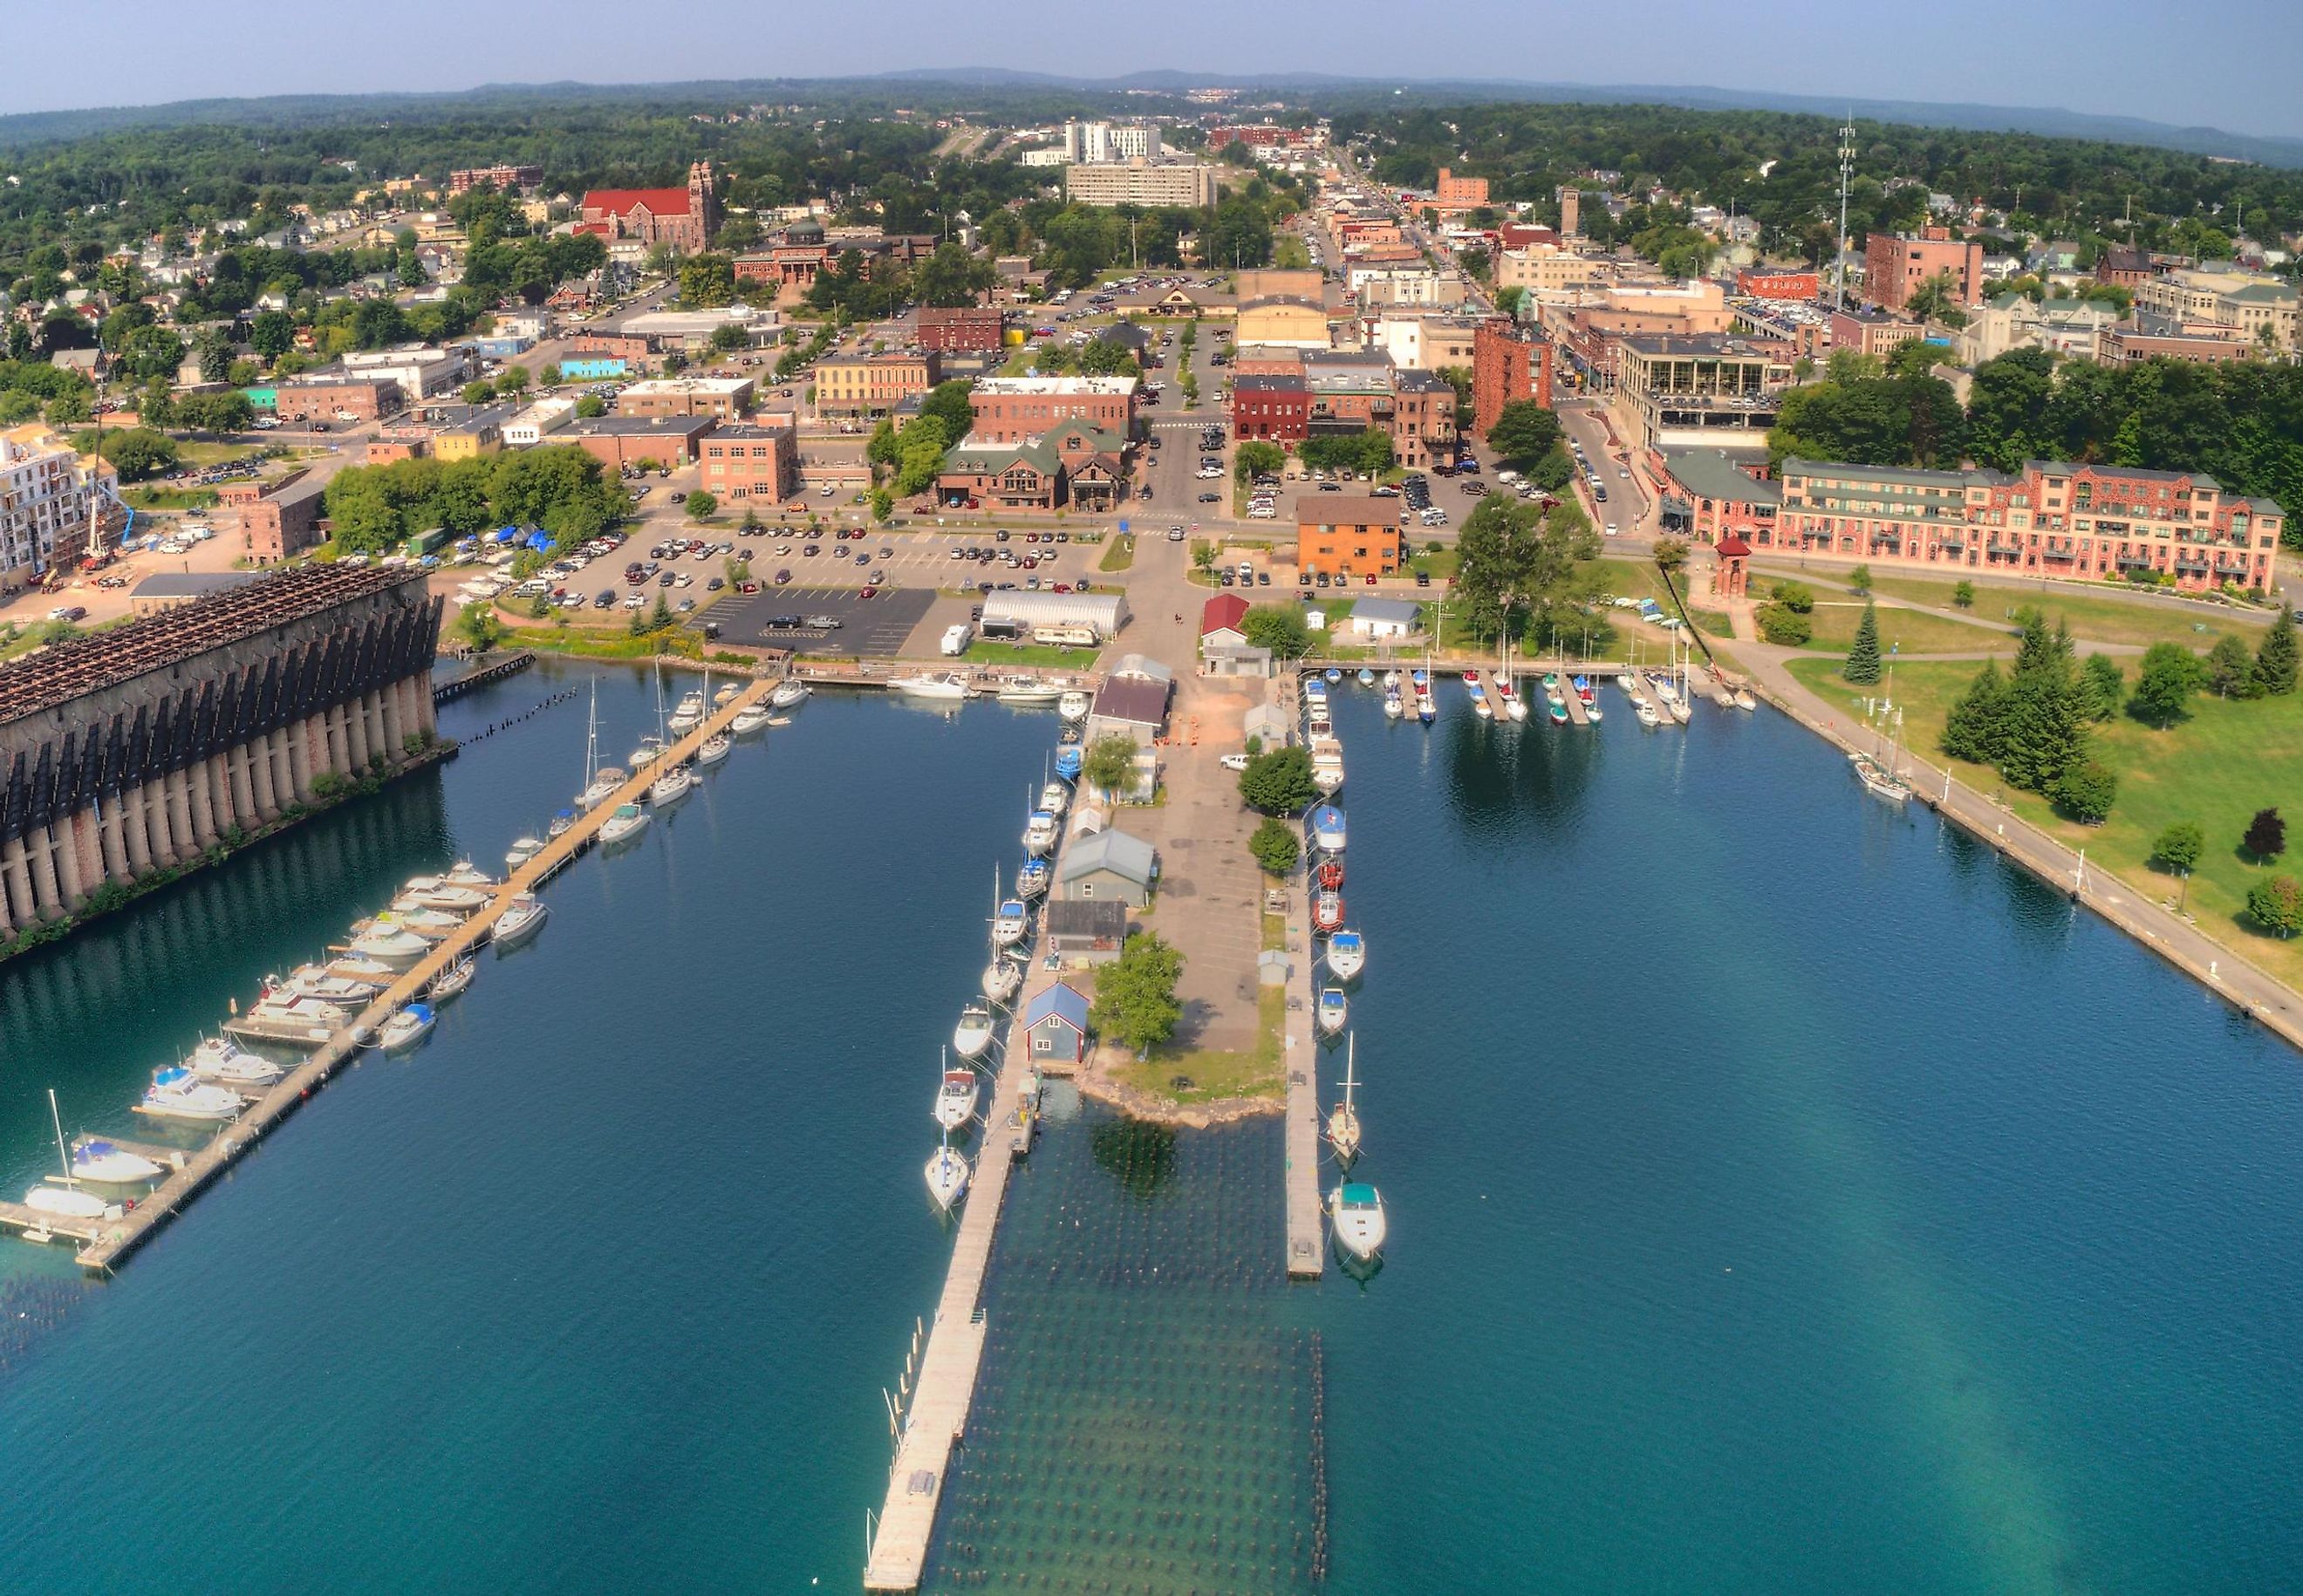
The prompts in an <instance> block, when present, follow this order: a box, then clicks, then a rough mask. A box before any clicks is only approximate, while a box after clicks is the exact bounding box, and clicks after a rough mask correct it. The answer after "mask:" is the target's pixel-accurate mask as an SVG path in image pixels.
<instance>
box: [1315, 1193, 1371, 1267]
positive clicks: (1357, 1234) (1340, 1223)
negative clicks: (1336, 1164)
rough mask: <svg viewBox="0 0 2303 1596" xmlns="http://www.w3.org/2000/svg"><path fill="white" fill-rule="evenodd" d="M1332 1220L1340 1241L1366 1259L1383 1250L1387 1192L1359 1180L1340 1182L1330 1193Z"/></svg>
mask: <svg viewBox="0 0 2303 1596" xmlns="http://www.w3.org/2000/svg"><path fill="white" fill-rule="evenodd" d="M1328 1221H1329V1224H1331V1225H1332V1226H1333V1227H1334V1228H1335V1232H1336V1245H1337V1246H1338V1247H1342V1248H1343V1249H1344V1250H1345V1251H1346V1252H1347V1253H1349V1254H1350V1255H1351V1256H1353V1257H1354V1258H1357V1259H1359V1260H1360V1262H1362V1263H1363V1264H1364V1263H1367V1262H1369V1261H1370V1260H1371V1259H1373V1258H1374V1256H1376V1254H1378V1253H1379V1252H1381V1251H1382V1250H1383V1236H1384V1221H1383V1194H1382V1193H1381V1192H1379V1191H1378V1190H1377V1189H1375V1188H1374V1187H1372V1186H1368V1185H1363V1184H1362V1183H1360V1182H1358V1181H1353V1180H1346V1181H1342V1182H1339V1183H1338V1184H1337V1187H1336V1189H1334V1190H1333V1191H1331V1192H1329V1194H1328Z"/></svg>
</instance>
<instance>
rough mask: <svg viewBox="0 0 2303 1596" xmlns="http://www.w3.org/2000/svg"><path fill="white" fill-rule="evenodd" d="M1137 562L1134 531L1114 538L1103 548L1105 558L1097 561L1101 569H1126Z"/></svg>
mask: <svg viewBox="0 0 2303 1596" xmlns="http://www.w3.org/2000/svg"><path fill="white" fill-rule="evenodd" d="M1134 564H1135V534H1133V533H1130V534H1129V535H1127V536H1126V537H1124V538H1114V539H1112V540H1111V542H1110V543H1109V544H1108V545H1107V546H1106V547H1105V549H1104V550H1103V558H1102V559H1099V560H1097V561H1096V562H1095V568H1096V569H1097V570H1099V571H1124V570H1126V568H1127V567H1130V566H1132V565H1134Z"/></svg>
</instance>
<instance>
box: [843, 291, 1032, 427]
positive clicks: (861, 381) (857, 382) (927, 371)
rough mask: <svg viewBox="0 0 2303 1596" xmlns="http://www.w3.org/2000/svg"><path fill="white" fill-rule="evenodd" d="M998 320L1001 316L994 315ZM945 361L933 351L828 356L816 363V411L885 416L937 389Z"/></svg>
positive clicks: (907, 350)
mask: <svg viewBox="0 0 2303 1596" xmlns="http://www.w3.org/2000/svg"><path fill="white" fill-rule="evenodd" d="M992 314H993V315H995V316H996V315H998V314H999V313H998V312H996V311H995V312H993V313H992ZM941 370H942V364H941V357H940V356H938V355H937V354H936V352H935V351H934V350H932V349H887V350H883V351H882V352H881V353H879V354H877V355H847V356H827V357H825V358H823V359H822V360H819V361H817V362H816V363H815V407H816V409H817V410H819V411H843V412H847V413H848V414H852V415H857V416H884V415H886V414H888V413H889V412H890V411H891V410H893V409H894V408H895V407H897V406H898V405H900V404H902V403H903V402H904V401H905V400H906V399H911V398H913V397H914V396H915V395H918V394H923V393H925V392H926V391H928V390H929V389H931V388H932V387H934V386H935V385H936V382H937V379H938V376H939V374H940V373H941Z"/></svg>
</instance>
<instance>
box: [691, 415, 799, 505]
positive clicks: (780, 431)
mask: <svg viewBox="0 0 2303 1596" xmlns="http://www.w3.org/2000/svg"><path fill="white" fill-rule="evenodd" d="M702 448H703V455H702V464H703V466H704V470H703V475H702V482H703V485H704V487H705V488H706V489H707V490H709V491H711V492H712V493H713V495H715V496H716V497H717V498H719V499H720V500H721V502H723V503H724V502H726V501H727V500H731V499H766V500H773V501H775V502H777V503H781V502H782V501H783V500H786V499H788V498H789V497H790V496H791V495H792V494H793V493H795V492H797V491H798V489H799V441H798V430H797V428H796V427H795V426H793V425H792V424H790V418H789V417H778V418H777V419H776V420H775V421H772V422H768V423H764V424H753V423H746V424H738V425H736V426H723V427H719V428H715V429H714V430H713V432H712V433H709V434H707V435H706V436H705V437H704V440H703V444H702Z"/></svg>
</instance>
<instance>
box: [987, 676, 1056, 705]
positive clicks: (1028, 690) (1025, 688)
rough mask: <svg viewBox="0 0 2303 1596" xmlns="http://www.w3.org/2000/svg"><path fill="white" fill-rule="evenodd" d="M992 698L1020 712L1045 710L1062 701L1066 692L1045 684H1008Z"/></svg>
mask: <svg viewBox="0 0 2303 1596" xmlns="http://www.w3.org/2000/svg"><path fill="white" fill-rule="evenodd" d="M991 696H992V697H994V698H996V699H998V700H999V701H1000V702H1001V703H1003V704H1009V705H1013V706H1014V707H1015V708H1017V709H1019V710H1045V709H1048V708H1050V707H1051V706H1053V705H1055V704H1057V703H1059V702H1060V701H1062V699H1063V696H1064V690H1063V689H1062V688H1060V687H1050V686H1049V685H1047V684H1046V683H1044V682H1008V683H1006V684H1005V685H1002V686H1001V687H1000V689H999V690H998V691H997V692H995V693H992V695H991Z"/></svg>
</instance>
